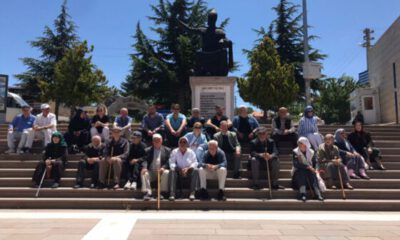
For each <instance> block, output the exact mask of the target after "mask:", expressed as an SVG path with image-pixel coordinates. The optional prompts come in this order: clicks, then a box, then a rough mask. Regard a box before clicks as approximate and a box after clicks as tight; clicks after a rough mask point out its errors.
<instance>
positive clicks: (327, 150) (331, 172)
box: [318, 134, 353, 189]
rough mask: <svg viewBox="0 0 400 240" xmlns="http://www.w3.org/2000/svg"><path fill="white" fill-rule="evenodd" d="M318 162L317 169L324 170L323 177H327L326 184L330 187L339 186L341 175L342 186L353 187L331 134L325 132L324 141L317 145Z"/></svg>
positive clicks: (335, 187)
mask: <svg viewBox="0 0 400 240" xmlns="http://www.w3.org/2000/svg"><path fill="white" fill-rule="evenodd" d="M318 163H319V169H320V170H324V171H325V172H326V175H325V177H326V178H327V179H328V186H329V187H330V188H332V189H337V186H340V185H338V182H339V181H340V179H339V178H340V177H341V178H342V181H343V186H344V187H345V188H348V189H353V187H352V186H351V185H350V183H349V181H350V179H349V176H348V175H347V172H346V166H345V165H344V164H343V162H342V160H341V158H340V153H339V148H338V147H337V146H335V145H334V137H333V135H332V134H326V135H325V140H324V143H322V144H321V145H319V148H318ZM339 171H340V175H339Z"/></svg>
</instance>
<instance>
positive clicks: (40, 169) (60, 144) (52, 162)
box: [32, 132, 67, 188]
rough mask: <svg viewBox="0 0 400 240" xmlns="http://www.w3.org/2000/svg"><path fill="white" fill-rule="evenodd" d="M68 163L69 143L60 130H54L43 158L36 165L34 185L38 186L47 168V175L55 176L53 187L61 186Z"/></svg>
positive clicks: (49, 176) (33, 178)
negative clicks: (62, 176) (62, 175)
mask: <svg viewBox="0 0 400 240" xmlns="http://www.w3.org/2000/svg"><path fill="white" fill-rule="evenodd" d="M66 165H67V144H66V143H65V141H64V137H63V135H62V134H61V133H60V132H54V133H53V134H52V135H51V142H50V143H48V144H47V146H46V149H45V151H44V155H43V160H41V161H40V162H39V163H38V165H37V166H36V169H35V172H34V173H33V177H32V181H33V182H34V187H38V185H39V184H40V180H41V179H42V176H43V173H44V171H45V169H47V172H46V177H47V178H53V179H54V183H53V185H52V186H51V187H52V188H58V187H59V186H60V180H61V174H62V172H63V170H64V168H65V166H66Z"/></svg>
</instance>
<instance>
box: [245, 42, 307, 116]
mask: <svg viewBox="0 0 400 240" xmlns="http://www.w3.org/2000/svg"><path fill="white" fill-rule="evenodd" d="M246 53H247V55H248V56H247V57H248V59H249V62H250V65H251V68H250V71H249V72H248V73H247V74H246V78H241V79H239V80H238V87H239V93H240V96H241V97H242V98H243V100H245V101H247V102H250V103H252V104H253V105H255V106H257V107H259V108H260V109H262V110H264V112H267V110H268V109H273V110H277V109H278V108H279V107H280V106H285V105H288V104H290V103H291V102H292V101H293V100H294V99H295V98H296V94H297V92H298V90H299V88H298V85H297V84H296V82H295V78H294V67H293V66H292V65H290V64H282V63H281V60H280V57H279V55H278V52H277V50H276V49H275V46H274V42H273V41H272V39H270V38H269V37H267V36H266V37H264V40H263V41H262V42H261V43H259V44H258V45H256V46H255V47H254V48H253V49H252V50H251V51H246Z"/></svg>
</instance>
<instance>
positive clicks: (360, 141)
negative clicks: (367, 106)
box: [347, 131, 374, 154]
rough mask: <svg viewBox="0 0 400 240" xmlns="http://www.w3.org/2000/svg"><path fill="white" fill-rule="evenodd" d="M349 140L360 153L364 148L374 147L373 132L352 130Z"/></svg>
mask: <svg viewBox="0 0 400 240" xmlns="http://www.w3.org/2000/svg"><path fill="white" fill-rule="evenodd" d="M347 140H348V141H349V142H350V143H351V145H353V147H354V149H356V151H357V152H358V153H360V154H361V153H362V152H363V150H364V148H368V147H373V145H374V144H373V142H372V138H371V134H370V133H369V132H364V131H361V132H352V133H350V134H349V136H348V137H347Z"/></svg>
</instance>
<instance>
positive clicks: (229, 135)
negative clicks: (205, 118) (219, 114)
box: [214, 121, 241, 179]
mask: <svg viewBox="0 0 400 240" xmlns="http://www.w3.org/2000/svg"><path fill="white" fill-rule="evenodd" d="M220 126H221V131H220V132H218V133H216V134H215V135H214V139H215V140H216V141H217V142H218V146H219V147H220V148H221V149H222V150H223V151H224V153H225V156H226V159H227V161H228V169H229V170H232V169H233V178H235V179H240V172H239V170H240V151H241V148H240V143H239V141H238V139H237V135H236V133H235V132H232V131H229V130H228V122H227V121H222V122H221V125H220Z"/></svg>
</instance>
